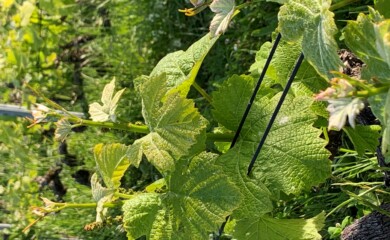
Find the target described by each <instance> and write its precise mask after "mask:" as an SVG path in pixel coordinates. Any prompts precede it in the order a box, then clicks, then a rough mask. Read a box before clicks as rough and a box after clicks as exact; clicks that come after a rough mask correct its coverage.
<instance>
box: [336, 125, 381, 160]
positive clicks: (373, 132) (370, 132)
mask: <svg viewBox="0 0 390 240" xmlns="http://www.w3.org/2000/svg"><path fill="white" fill-rule="evenodd" d="M343 130H344V132H345V133H346V134H347V135H348V137H349V139H350V140H351V141H352V143H353V145H354V146H355V150H356V151H357V152H358V154H359V155H360V156H362V155H363V154H364V153H365V151H366V150H368V151H370V152H371V153H375V151H376V148H377V147H378V145H379V137H380V131H381V127H380V126H379V125H370V126H362V125H357V126H355V128H351V127H345V128H343Z"/></svg>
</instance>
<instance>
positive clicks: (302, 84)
mask: <svg viewBox="0 0 390 240" xmlns="http://www.w3.org/2000/svg"><path fill="white" fill-rule="evenodd" d="M328 86H329V83H328V82H327V81H326V80H325V79H324V78H322V77H321V76H320V75H319V74H318V73H317V71H316V70H315V69H314V68H313V66H311V65H310V64H309V63H308V62H307V61H303V63H302V64H301V67H300V68H299V71H298V73H297V76H296V77H295V79H294V82H293V83H292V86H291V90H292V92H293V93H294V95H295V96H308V97H312V96H313V95H314V94H316V93H318V92H320V90H323V89H326V88H327V87H328ZM311 109H312V110H313V112H314V113H315V114H317V115H318V116H322V117H324V118H326V119H328V118H329V113H328V112H327V111H326V103H325V102H322V101H315V102H314V103H313V105H312V106H311Z"/></svg>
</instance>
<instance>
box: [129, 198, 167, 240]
mask: <svg viewBox="0 0 390 240" xmlns="http://www.w3.org/2000/svg"><path fill="white" fill-rule="evenodd" d="M122 210H123V212H124V218H123V221H124V228H125V230H126V232H127V237H128V239H138V238H139V237H142V236H148V239H151V240H153V239H171V235H172V226H171V225H170V226H169V225H168V224H171V220H170V214H169V211H168V212H166V211H165V210H166V209H164V208H163V203H162V200H161V197H160V195H159V194H157V193H144V194H138V195H136V197H135V198H133V199H131V200H128V201H126V202H125V204H124V205H123V207H122ZM159 233H160V234H159ZM162 234H164V235H165V236H166V238H158V237H161V236H162Z"/></svg>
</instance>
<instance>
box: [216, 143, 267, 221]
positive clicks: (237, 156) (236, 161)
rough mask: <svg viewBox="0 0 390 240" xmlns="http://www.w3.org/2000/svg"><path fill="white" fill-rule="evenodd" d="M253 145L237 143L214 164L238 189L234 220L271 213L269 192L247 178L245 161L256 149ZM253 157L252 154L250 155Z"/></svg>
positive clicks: (253, 180)
mask: <svg viewBox="0 0 390 240" xmlns="http://www.w3.org/2000/svg"><path fill="white" fill-rule="evenodd" d="M255 145H256V144H255V143H250V142H245V144H244V143H243V142H238V143H237V144H236V146H235V147H234V148H233V149H231V150H229V151H228V152H227V153H225V154H223V155H222V156H220V157H219V158H218V159H217V161H216V163H217V164H218V165H220V166H221V167H223V170H224V171H225V173H226V175H227V176H229V178H230V179H231V180H232V181H233V182H234V183H235V184H236V185H237V187H239V189H240V191H241V194H242V196H243V197H242V203H241V204H240V207H239V208H238V209H236V210H235V211H234V213H233V216H234V217H235V218H245V217H248V216H261V215H264V214H265V213H269V212H271V211H272V209H273V206H272V202H271V196H272V194H271V192H270V191H269V190H268V189H267V187H266V186H265V185H264V184H263V183H262V182H261V181H257V180H256V179H252V178H250V177H248V176H247V169H248V164H249V162H245V161H247V160H248V159H249V158H250V157H251V156H249V154H252V152H253V151H252V150H253V149H254V148H255V147H256V146H255ZM252 155H253V154H252Z"/></svg>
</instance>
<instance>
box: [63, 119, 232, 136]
mask: <svg viewBox="0 0 390 240" xmlns="http://www.w3.org/2000/svg"><path fill="white" fill-rule="evenodd" d="M67 119H68V121H70V122H73V123H75V124H76V125H77V126H91V127H102V128H110V129H117V130H124V131H128V132H135V133H143V134H148V133H150V130H149V128H148V126H146V125H137V124H132V123H113V122H94V121H91V120H85V119H81V118H78V117H69V118H67ZM232 139H233V134H232V133H207V140H208V141H216V142H231V141H232Z"/></svg>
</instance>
